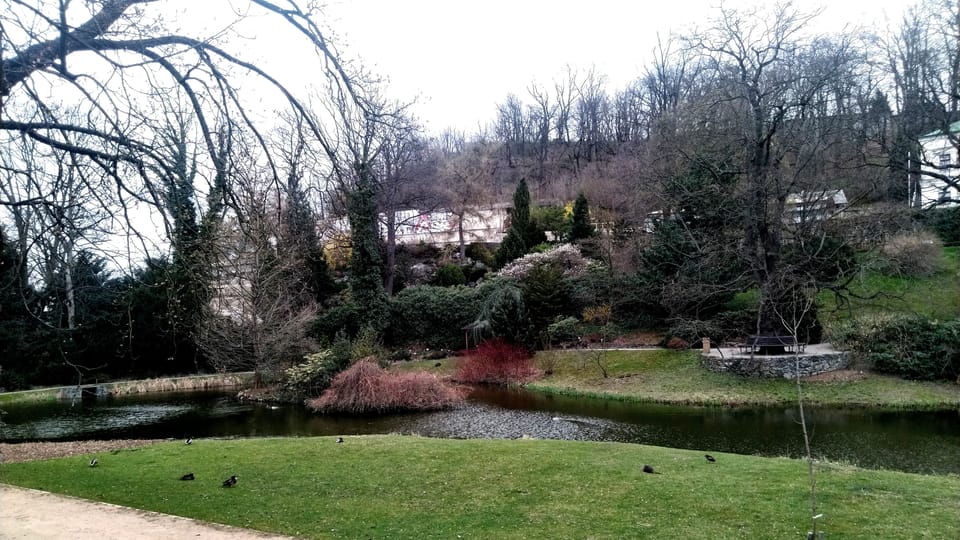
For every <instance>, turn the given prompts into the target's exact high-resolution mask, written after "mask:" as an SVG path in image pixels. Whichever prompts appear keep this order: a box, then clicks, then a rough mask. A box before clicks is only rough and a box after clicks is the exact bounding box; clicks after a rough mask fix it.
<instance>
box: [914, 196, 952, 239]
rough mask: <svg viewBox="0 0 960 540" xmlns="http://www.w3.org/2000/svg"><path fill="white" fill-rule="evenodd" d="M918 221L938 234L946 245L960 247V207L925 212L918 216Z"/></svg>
mask: <svg viewBox="0 0 960 540" xmlns="http://www.w3.org/2000/svg"><path fill="white" fill-rule="evenodd" d="M917 220H918V221H919V222H920V223H922V224H923V225H924V226H925V227H927V228H928V229H930V230H932V231H933V232H935V233H937V236H939V237H940V240H942V241H943V243H944V244H945V245H948V246H956V245H960V206H955V207H953V208H935V209H932V210H925V211H923V212H921V213H919V214H917Z"/></svg>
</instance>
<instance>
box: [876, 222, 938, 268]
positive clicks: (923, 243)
mask: <svg viewBox="0 0 960 540" xmlns="http://www.w3.org/2000/svg"><path fill="white" fill-rule="evenodd" d="M881 254H882V257H883V260H882V261H881V266H882V270H883V271H884V272H886V273H888V274H893V275H899V276H929V275H933V274H935V273H937V271H938V270H940V267H941V263H942V261H943V244H942V243H941V242H940V239H939V238H937V237H936V236H935V235H934V234H932V233H929V232H925V231H920V232H911V233H903V234H898V235H896V236H893V237H892V238H890V239H889V240H887V242H886V243H885V244H884V246H883V248H882V249H881Z"/></svg>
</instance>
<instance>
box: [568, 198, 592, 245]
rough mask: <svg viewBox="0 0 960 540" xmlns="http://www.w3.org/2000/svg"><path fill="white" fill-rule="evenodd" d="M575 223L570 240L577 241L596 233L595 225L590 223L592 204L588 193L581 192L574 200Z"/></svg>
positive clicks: (572, 226) (571, 228) (571, 229)
mask: <svg viewBox="0 0 960 540" xmlns="http://www.w3.org/2000/svg"><path fill="white" fill-rule="evenodd" d="M572 218H573V223H572V225H571V227H570V240H572V241H574V242H575V241H577V240H583V239H585V238H591V237H593V235H594V230H593V225H591V224H590V205H589V203H588V202H587V197H586V195H584V194H583V192H580V194H579V195H577V199H576V200H575V201H574V202H573V216H572Z"/></svg>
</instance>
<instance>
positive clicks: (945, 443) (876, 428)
mask: <svg viewBox="0 0 960 540" xmlns="http://www.w3.org/2000/svg"><path fill="white" fill-rule="evenodd" d="M3 409H4V414H3V416H2V421H3V423H2V424H0V440H3V441H4V442H17V441H33V440H79V439H109V438H168V437H172V438H185V437H187V436H190V437H194V438H197V437H260V436H309V435H356V434H372V433H404V434H411V433H416V434H420V435H423V436H429V437H450V438H491V437H493V438H519V437H523V436H525V435H526V436H530V437H535V438H543V439H567V440H592V441H618V442H628V443H641V444H651V445H658V446H667V447H673V448H688V449H697V450H703V451H705V452H733V453H739V454H753V455H763V456H792V457H799V455H800V452H801V449H802V447H803V440H802V435H801V431H800V426H799V424H798V417H797V411H796V409H795V408H782V407H779V408H778V407H774V408H719V407H681V406H670V405H656V404H637V403H624V402H616V401H607V400H600V399H588V398H569V397H554V396H544V395H541V394H536V393H532V392H527V391H524V390H507V389H498V388H478V389H475V390H474V391H473V393H472V395H471V396H470V399H469V401H468V402H467V403H466V404H465V405H464V406H463V407H460V408H458V409H455V410H450V411H441V412H435V413H417V414H397V415H386V416H375V417H366V416H362V417H356V416H331V415H319V414H314V413H311V412H309V411H307V410H306V409H305V408H304V407H302V406H299V405H281V406H275V405H264V404H258V403H242V402H238V401H236V400H235V399H233V397H232V395H228V394H224V393H180V394H145V395H139V396H128V397H116V398H108V399H101V400H95V401H76V402H73V403H71V402H69V401H65V402H55V403H42V404H8V405H4V406H3ZM808 417H809V418H808V422H809V423H810V429H811V433H812V437H813V438H812V446H813V448H814V451H815V453H816V454H817V456H818V457H821V458H824V459H829V460H832V461H843V462H849V463H853V464H856V465H859V466H862V467H868V468H886V469H896V470H902V471H909V472H922V473H937V474H944V473H960V411H955V410H954V411H876V410H861V409H834V408H819V407H814V408H808Z"/></svg>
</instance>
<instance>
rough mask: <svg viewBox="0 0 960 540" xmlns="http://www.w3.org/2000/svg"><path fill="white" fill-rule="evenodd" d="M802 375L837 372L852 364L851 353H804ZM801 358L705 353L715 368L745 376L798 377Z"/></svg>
mask: <svg viewBox="0 0 960 540" xmlns="http://www.w3.org/2000/svg"><path fill="white" fill-rule="evenodd" d="M799 360H800V366H799V367H800V376H801V377H809V376H811V375H817V374H818V373H826V372H828V371H836V370H838V369H843V368H845V367H847V366H848V365H849V364H850V356H849V354H848V353H847V352H845V351H836V352H829V353H820V354H809V353H806V354H805V353H801V354H800V359H799ZM796 363H797V359H796V358H794V355H792V354H785V355H771V356H760V355H754V356H750V355H749V354H746V355H741V354H735V355H727V356H725V357H723V358H721V357H719V356H713V355H711V356H704V357H703V365H704V367H706V368H707V369H709V370H711V371H718V372H727V373H735V374H737V375H743V376H745V377H783V378H784V379H794V378H796V367H797V365H796Z"/></svg>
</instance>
